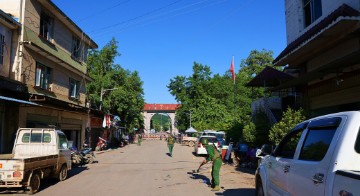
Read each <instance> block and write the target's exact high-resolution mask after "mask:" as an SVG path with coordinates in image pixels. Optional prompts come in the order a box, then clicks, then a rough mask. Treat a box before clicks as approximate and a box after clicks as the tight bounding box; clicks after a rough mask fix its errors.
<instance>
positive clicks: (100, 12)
mask: <svg viewBox="0 0 360 196" xmlns="http://www.w3.org/2000/svg"><path fill="white" fill-rule="evenodd" d="M129 1H131V0H126V1H122V2H120V3H118V4H116V5H114V6H111V7H108V8H105V9H103V10H101V11H98V12H96V14H95V13H92V14H91V15H89V16H87V17H84V18H82V19H80V20H78V22H81V21H84V20H87V19H89V18H91V17H93V16H96V15H99V14H102V13H104V12H106V11H109V10H111V9H114V8H116V7H119V6H120V5H123V4H125V3H127V2H129Z"/></svg>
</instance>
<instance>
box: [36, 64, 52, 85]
mask: <svg viewBox="0 0 360 196" xmlns="http://www.w3.org/2000/svg"><path fill="white" fill-rule="evenodd" d="M39 70H40V72H39ZM50 84H51V68H50V67H48V66H46V65H44V64H42V63H39V62H36V70H35V87H38V88H42V89H45V90H49V87H50Z"/></svg>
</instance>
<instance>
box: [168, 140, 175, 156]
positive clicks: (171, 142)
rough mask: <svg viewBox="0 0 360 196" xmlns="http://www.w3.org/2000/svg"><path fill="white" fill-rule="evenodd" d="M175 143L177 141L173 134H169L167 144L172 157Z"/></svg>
mask: <svg viewBox="0 0 360 196" xmlns="http://www.w3.org/2000/svg"><path fill="white" fill-rule="evenodd" d="M174 143H175V139H174V137H173V136H172V135H171V134H169V136H168V138H167V145H168V148H169V154H170V156H171V157H172V151H173V148H174Z"/></svg>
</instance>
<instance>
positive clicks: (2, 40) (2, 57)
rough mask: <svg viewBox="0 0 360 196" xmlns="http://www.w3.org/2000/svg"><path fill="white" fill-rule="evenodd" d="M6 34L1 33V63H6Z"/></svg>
mask: <svg viewBox="0 0 360 196" xmlns="http://www.w3.org/2000/svg"><path fill="white" fill-rule="evenodd" d="M4 47H5V36H4V35H2V34H0V65H2V64H4Z"/></svg>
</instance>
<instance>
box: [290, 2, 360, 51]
mask: <svg viewBox="0 0 360 196" xmlns="http://www.w3.org/2000/svg"><path fill="white" fill-rule="evenodd" d="M302 2H303V0H285V17H286V38H287V44H290V43H291V42H293V41H294V40H295V39H297V38H298V37H300V36H301V35H302V34H304V33H305V32H306V31H307V30H309V29H310V28H311V27H313V26H314V25H316V24H317V23H318V22H319V21H321V20H322V19H323V18H324V17H326V16H328V15H329V14H330V13H331V12H333V11H334V10H335V9H337V8H338V7H340V6H341V5H342V4H347V5H349V6H350V7H352V8H354V9H356V10H359V11H360V1H359V0H325V1H324V0H323V1H322V2H321V3H322V16H321V17H320V18H318V19H317V20H316V21H315V22H313V23H312V24H311V25H309V26H308V27H306V28H305V26H304V13H303V4H302Z"/></svg>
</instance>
